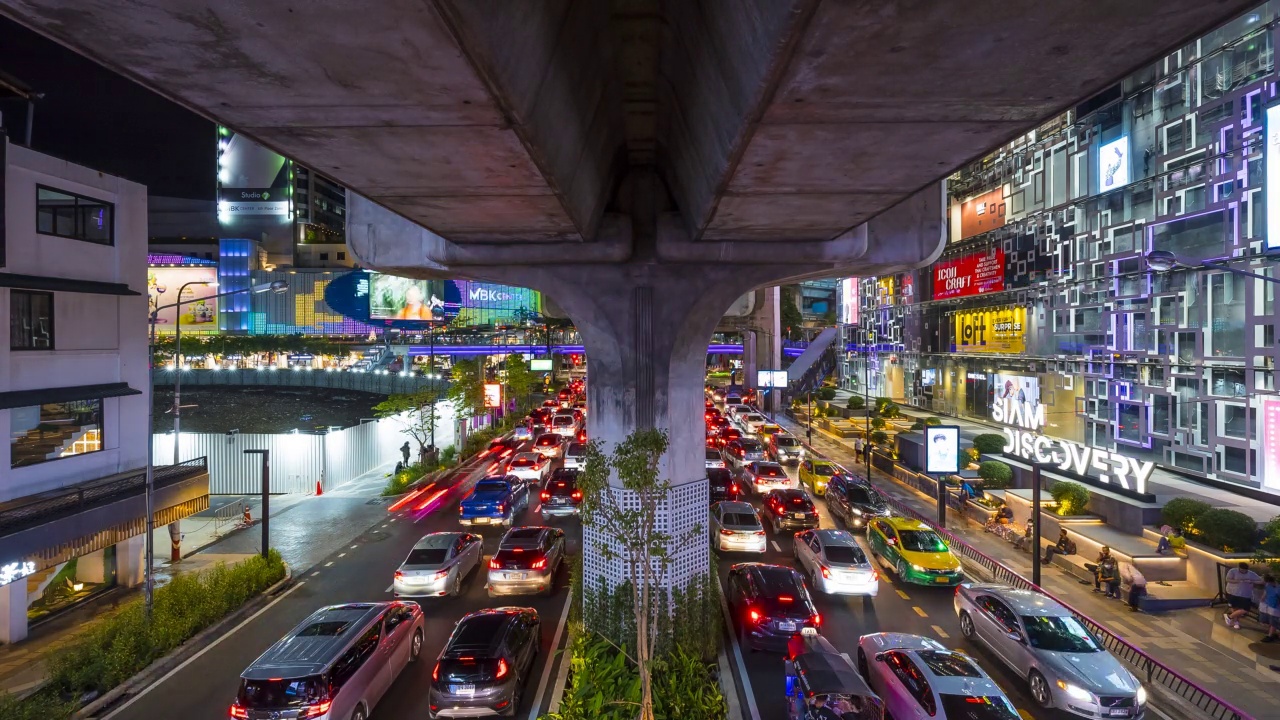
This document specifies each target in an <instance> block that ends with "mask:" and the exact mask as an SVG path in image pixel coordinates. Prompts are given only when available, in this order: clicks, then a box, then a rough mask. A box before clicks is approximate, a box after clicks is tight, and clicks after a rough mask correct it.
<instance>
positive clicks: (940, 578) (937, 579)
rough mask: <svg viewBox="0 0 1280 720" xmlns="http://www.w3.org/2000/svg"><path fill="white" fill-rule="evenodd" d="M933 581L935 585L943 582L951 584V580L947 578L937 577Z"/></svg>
mask: <svg viewBox="0 0 1280 720" xmlns="http://www.w3.org/2000/svg"><path fill="white" fill-rule="evenodd" d="M933 581H934V582H936V583H945V582H951V578H949V577H943V576H939V577H936V578H934V579H933Z"/></svg>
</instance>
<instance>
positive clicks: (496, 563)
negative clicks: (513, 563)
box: [489, 558, 502, 570]
mask: <svg viewBox="0 0 1280 720" xmlns="http://www.w3.org/2000/svg"><path fill="white" fill-rule="evenodd" d="M489 569H490V570H501V569H502V561H501V560H499V559H498V558H489Z"/></svg>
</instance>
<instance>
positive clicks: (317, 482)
mask: <svg viewBox="0 0 1280 720" xmlns="http://www.w3.org/2000/svg"><path fill="white" fill-rule="evenodd" d="M323 494H324V488H322V487H320V481H319V480H317V481H316V497H320V496H321V495H323Z"/></svg>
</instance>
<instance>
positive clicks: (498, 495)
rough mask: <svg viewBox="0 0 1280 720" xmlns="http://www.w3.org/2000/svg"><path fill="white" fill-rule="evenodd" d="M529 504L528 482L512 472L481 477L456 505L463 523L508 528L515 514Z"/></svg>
mask: <svg viewBox="0 0 1280 720" xmlns="http://www.w3.org/2000/svg"><path fill="white" fill-rule="evenodd" d="M527 507H529V484H528V483H527V482H525V481H524V480H521V479H520V478H518V477H516V476H515V475H491V476H489V477H485V478H482V479H481V480H480V481H479V482H477V483H476V485H475V487H474V488H472V489H471V492H470V493H467V496H466V497H464V498H463V499H462V502H461V503H459V504H458V521H459V522H461V523H462V524H463V525H504V526H506V527H511V524H512V523H513V522H514V520H515V518H516V515H517V514H518V513H519V512H520V511H521V510H523V509H524V508H527Z"/></svg>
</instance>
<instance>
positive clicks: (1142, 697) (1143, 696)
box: [1135, 685, 1147, 705]
mask: <svg viewBox="0 0 1280 720" xmlns="http://www.w3.org/2000/svg"><path fill="white" fill-rule="evenodd" d="M1135 699H1136V700H1137V701H1138V704H1139V705H1146V704H1147V689H1146V688H1144V687H1142V686H1141V685H1139V686H1138V694H1137V696H1135Z"/></svg>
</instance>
